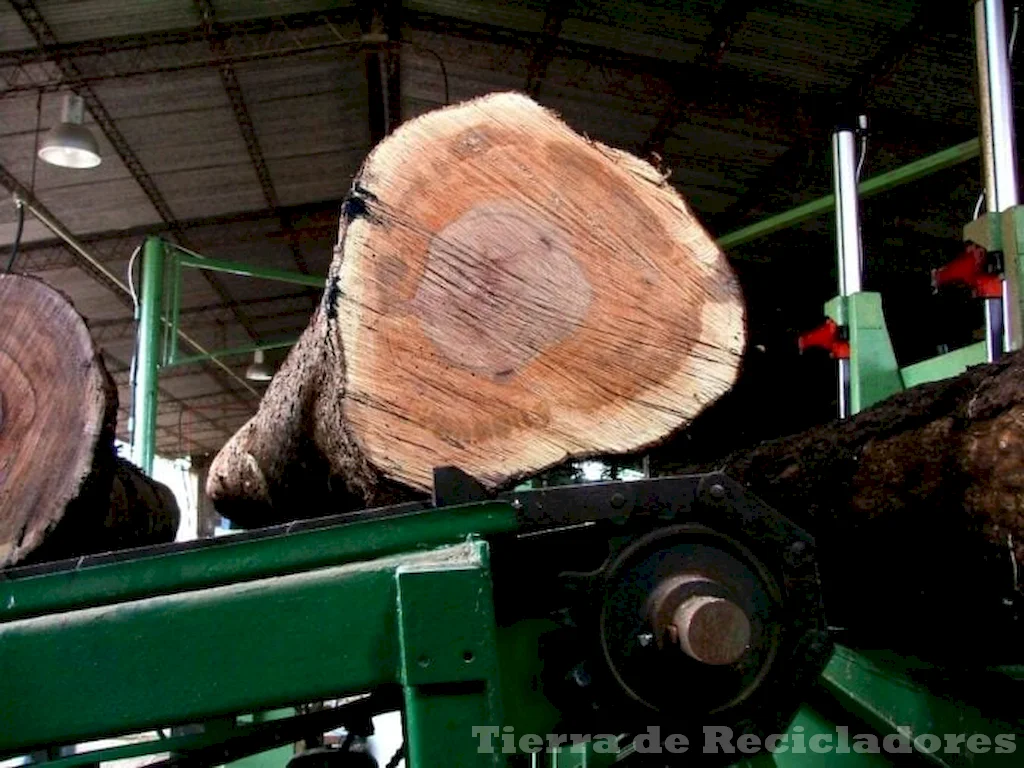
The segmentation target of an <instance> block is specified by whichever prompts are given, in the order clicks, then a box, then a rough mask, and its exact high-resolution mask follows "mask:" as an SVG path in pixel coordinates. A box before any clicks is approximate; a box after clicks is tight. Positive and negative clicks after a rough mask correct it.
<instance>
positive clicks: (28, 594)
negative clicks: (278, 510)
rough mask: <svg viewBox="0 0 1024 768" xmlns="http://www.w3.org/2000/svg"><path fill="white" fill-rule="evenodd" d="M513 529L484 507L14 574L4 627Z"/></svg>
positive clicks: (1, 608) (2, 604)
mask: <svg viewBox="0 0 1024 768" xmlns="http://www.w3.org/2000/svg"><path fill="white" fill-rule="evenodd" d="M516 526H517V521H516V513H515V510H514V509H513V508H512V507H511V506H510V505H508V504H505V503H498V502H486V503H480V504H469V505H465V506H461V507H445V508H444V509H425V510H423V511H421V512H419V513H416V514H407V515H404V516H403V517H402V520H401V524H400V525H399V524H396V522H395V521H394V520H389V519H378V520H372V519H371V520H364V521H358V522H347V523H344V524H338V525H333V526H330V527H325V528H316V529H310V530H297V531H293V532H291V533H286V532H285V531H286V529H285V528H284V527H282V529H281V532H280V533H279V534H277V535H269V536H265V537H260V538H252V539H239V540H237V541H235V540H232V537H230V536H229V537H225V538H221V539H216V540H214V541H213V542H211V543H210V544H209V545H207V546H199V547H197V548H194V549H186V550H177V551H170V552H167V553H164V554H158V555H152V556H146V557H140V558H138V559H129V560H123V561H120V562H111V563H99V564H96V565H88V564H86V565H85V566H84V567H82V568H76V569H75V570H68V571H58V572H55V573H47V574H41V575H36V576H32V575H29V576H21V577H19V576H18V575H17V572H16V571H14V572H11V573H10V575H9V576H8V578H5V579H3V580H0V622H6V621H11V620H14V619H21V618H25V617H30V616H39V615H42V614H47V613H56V612H58V611H63V610H71V609H78V608H86V607H94V606H100V605H109V604H113V603H120V602H125V601H130V600H138V599H141V598H146V597H152V596H158V595H169V594H172V593H174V592H182V591H184V590H195V589H202V588H206V587H212V586H218V585H224V584H232V583H238V582H242V581H245V580H249V579H258V578H260V579H262V578H268V577H273V576H280V575H284V574H289V573H296V572H299V571H302V570H308V569H311V568H323V567H327V566H333V565H341V564H345V563H351V562H355V561H358V560H367V559H370V558H373V557H380V556H383V555H388V554H394V553H398V552H405V551H416V550H418V549H423V548H427V547H433V546H439V545H442V544H450V543H453V542H458V541H462V540H464V539H465V538H466V537H467V536H470V535H478V536H487V535H490V534H497V533H506V532H511V531H514V530H515V529H516ZM3 627H4V624H3V623H0V630H2V628H3ZM0 653H2V649H0Z"/></svg>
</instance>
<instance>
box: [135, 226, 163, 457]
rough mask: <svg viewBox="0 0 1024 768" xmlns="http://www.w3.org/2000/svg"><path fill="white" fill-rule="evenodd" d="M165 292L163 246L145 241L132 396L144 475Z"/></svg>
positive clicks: (151, 442) (150, 447)
mask: <svg viewBox="0 0 1024 768" xmlns="http://www.w3.org/2000/svg"><path fill="white" fill-rule="evenodd" d="M163 291H164V244H163V242H162V241H161V240H160V239H159V238H156V237H148V238H146V243H145V245H144V246H143V248H142V291H141V295H140V297H139V335H138V341H137V344H136V350H135V382H134V385H133V396H132V454H133V455H132V458H133V459H134V461H135V463H136V464H137V465H138V466H139V468H140V469H142V471H143V472H145V473H146V474H147V475H149V474H152V473H153V456H154V454H155V453H156V413H157V382H158V379H159V362H160V326H161V321H160V309H161V307H162V305H163Z"/></svg>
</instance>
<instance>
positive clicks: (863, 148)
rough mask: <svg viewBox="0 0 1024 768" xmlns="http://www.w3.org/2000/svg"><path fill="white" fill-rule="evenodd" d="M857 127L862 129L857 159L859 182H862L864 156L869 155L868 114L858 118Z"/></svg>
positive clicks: (857, 178)
mask: <svg viewBox="0 0 1024 768" xmlns="http://www.w3.org/2000/svg"><path fill="white" fill-rule="evenodd" d="M857 127H858V128H859V129H860V158H859V159H858V160H857V177H856V180H857V183H858V184H860V174H861V171H863V170H864V158H866V157H867V156H868V116H867V115H861V116H860V117H858V118H857Z"/></svg>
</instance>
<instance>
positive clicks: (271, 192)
mask: <svg viewBox="0 0 1024 768" xmlns="http://www.w3.org/2000/svg"><path fill="white" fill-rule="evenodd" d="M193 3H194V4H195V7H196V10H197V11H198V13H199V17H200V20H201V23H202V28H203V31H204V33H205V34H206V39H207V42H208V44H209V46H210V50H211V52H212V53H213V54H214V56H215V57H218V58H221V59H223V58H224V57H225V56H226V55H227V44H226V42H225V40H224V37H225V35H224V33H222V32H221V29H220V24H219V23H218V21H217V13H216V11H215V10H214V7H213V3H212V2H210V0H193ZM219 72H220V81H221V84H222V85H223V86H224V91H225V93H227V96H228V100H229V101H230V102H231V111H232V112H234V115H235V122H236V123H237V124H238V130H239V132H240V133H241V134H242V141H243V142H244V143H245V149H246V151H247V152H248V153H249V160H250V162H251V163H252V167H253V170H254V171H255V172H256V178H257V179H258V180H259V183H260V190H261V191H262V192H263V199H264V200H266V201H267V207H268V208H270V209H271V210H272V211H274V212H275V213H278V218H279V220H280V222H281V227H282V228H283V229H284V230H285V231H286V232H288V231H290V229H291V223H290V222H289V220H288V219H287V218H286V217H284V216H281V215H280V213H279V211H280V208H281V201H280V200H279V199H278V196H277V190H275V189H274V182H273V180H272V179H271V178H270V170H269V169H268V168H267V161H266V159H265V158H264V157H263V148H262V147H261V146H260V140H259V136H257V135H256V126H255V125H253V122H252V115H251V114H250V113H249V107H248V105H247V104H246V103H245V94H244V93H243V92H242V84H241V83H240V82H239V81H238V75H237V74H236V72H235V68H234V66H232V65H231V64H222V65H221V66H220V67H219ZM288 246H289V248H290V249H291V252H292V259H294V261H295V266H296V267H298V269H299V271H300V272H303V273H305V274H309V266H308V265H307V264H306V259H305V257H303V255H302V251H300V250H299V246H298V244H297V243H296V242H295V240H294V238H292V237H289V239H288Z"/></svg>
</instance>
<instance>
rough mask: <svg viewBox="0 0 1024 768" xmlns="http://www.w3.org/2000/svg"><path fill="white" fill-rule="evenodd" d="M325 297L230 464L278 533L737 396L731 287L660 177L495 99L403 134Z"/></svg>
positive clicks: (511, 474) (652, 426) (615, 436)
mask: <svg viewBox="0 0 1024 768" xmlns="http://www.w3.org/2000/svg"><path fill="white" fill-rule="evenodd" d="M328 280H329V282H328V288H327V291H326V292H325V295H324V300H323V302H322V304H321V306H320V308H319V310H318V311H317V313H316V315H315V316H314V318H313V320H312V322H311V324H310V326H309V328H308V329H307V331H306V332H305V334H304V335H303V337H302V339H301V341H300V342H299V344H298V345H297V346H296V347H295V348H294V349H293V351H292V353H291V355H290V356H289V358H288V360H287V361H286V363H285V364H284V366H283V367H282V369H281V371H280V372H279V373H278V375H277V376H276V377H275V379H274V381H273V382H272V384H271V385H270V388H269V390H268V392H267V394H266V396H265V398H264V400H263V402H262V404H261V406H260V410H259V412H258V413H257V415H256V416H255V417H254V418H253V419H252V420H251V421H250V422H249V423H248V424H247V425H246V426H245V427H243V429H242V430H241V431H240V432H239V433H238V434H236V435H235V436H234V438H233V439H232V440H231V441H230V442H229V444H228V445H227V446H226V447H225V448H224V449H223V450H222V451H221V453H220V454H219V455H218V457H217V458H216V459H215V461H214V464H213V466H212V468H211V472H210V478H209V482H208V484H207V490H208V492H209V494H210V495H211V497H212V498H213V499H214V500H215V502H216V503H217V504H218V509H220V510H221V511H222V513H224V514H225V515H226V516H228V517H232V518H233V519H234V520H236V521H238V522H241V523H242V524H247V525H253V524H263V523H268V522H272V521H276V520H282V519H287V518H291V517H297V516H306V515H315V514H323V513H327V512H338V511H344V510H345V509H355V508H360V507H364V506H367V505H372V504H381V503H386V502H388V501H393V500H397V499H400V498H406V497H408V496H409V495H415V494H417V493H423V492H425V491H427V490H428V489H429V488H430V484H431V475H432V470H433V468H434V467H439V466H448V465H453V466H457V467H460V468H461V469H463V470H464V471H466V472H468V473H469V474H471V475H473V476H474V477H476V478H478V479H479V480H480V481H481V482H483V483H484V484H485V485H487V486H489V487H499V486H502V485H505V484H507V483H509V482H511V481H512V480H514V479H516V478H519V477H523V476H528V475H531V474H534V473H536V472H539V471H541V470H543V469H545V468H548V467H551V466H554V465H557V464H559V463H561V462H563V461H565V460H566V459H567V458H572V457H581V456H589V455H600V454H615V453H622V452H628V451H634V450H637V449H640V448H642V447H644V446H647V445H651V444H654V443H657V442H658V441H660V440H662V439H664V438H665V437H666V435H668V434H670V433H671V432H673V431H674V430H676V429H678V428H679V427H681V426H683V425H685V424H687V423H688V422H689V421H690V420H691V419H692V418H693V417H694V416H695V415H696V414H698V413H699V412H700V411H701V410H702V409H703V408H704V407H705V406H706V405H708V404H709V403H710V402H712V401H714V400H715V399H716V398H717V397H718V396H720V395H721V394H722V393H724V392H725V391H727V390H728V388H729V387H730V386H731V385H732V383H733V381H734V379H735V376H736V372H737V368H738V366H739V362H740V355H741V353H742V348H743V340H744V325H743V322H744V311H743V302H742V297H741V295H740V291H739V288H738V285H737V283H736V280H735V278H734V276H733V274H732V272H731V270H730V269H729V267H728V265H727V264H726V262H725V259H724V257H723V255H722V254H721V252H720V251H719V250H718V248H717V246H716V245H715V244H714V242H713V241H712V240H711V238H710V237H709V236H708V235H707V234H706V233H705V232H704V230H703V229H702V228H701V226H700V225H699V223H698V222H697V221H696V219H695V217H694V215H693V214H692V212H691V211H690V210H689V208H688V207H687V205H686V203H685V202H684V201H683V200H682V199H681V198H680V197H679V195H678V194H676V193H675V192H674V191H673V189H672V187H671V186H670V185H669V184H667V182H666V180H665V179H664V178H663V177H662V176H661V175H660V174H659V173H658V172H657V171H656V170H655V169H654V168H653V167H651V166H650V165H648V164H647V163H645V162H642V161H640V160H637V159H636V158H635V157H632V156H630V155H628V154H626V153H623V152H618V151H616V150H613V149H610V148H608V147H605V146H602V145H600V144H597V143H595V142H591V141H589V140H586V139H584V138H583V137H581V136H579V135H577V134H575V133H573V132H572V131H571V130H570V129H569V128H567V127H566V126H565V125H564V124H563V123H561V122H560V121H559V120H558V119H557V118H556V117H554V116H553V115H552V114H551V113H550V112H548V111H546V110H544V109H542V108H541V107H539V106H538V105H536V104H535V103H534V102H532V101H530V100H529V99H528V98H526V97H524V96H520V95H517V94H499V95H496V96H490V97H486V98H484V99H480V100H477V101H473V102H469V103H467V104H463V105H460V106H458V107H453V108H449V109H444V110H439V111H437V112H433V113H430V114H428V115H425V116H423V117H420V118H418V119H417V120H414V121H411V122H410V123H407V124H406V125H404V126H402V128H401V129H399V130H398V131H396V132H395V133H394V134H392V135H391V136H390V137H389V138H388V139H387V140H385V141H384V142H382V143H381V144H380V145H378V147H377V148H376V149H375V150H374V152H373V153H372V154H371V155H370V157H369V158H368V159H367V161H366V163H365V164H364V166H363V168H362V169H361V171H360V173H359V175H358V178H357V179H356V181H355V184H354V186H353V193H352V195H351V197H350V199H349V200H348V201H347V203H346V204H345V206H344V210H343V214H342V226H341V231H340V237H339V242H338V246H337V248H336V251H335V258H334V262H333V264H332V266H331V269H330V273H329V277H328Z"/></svg>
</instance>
